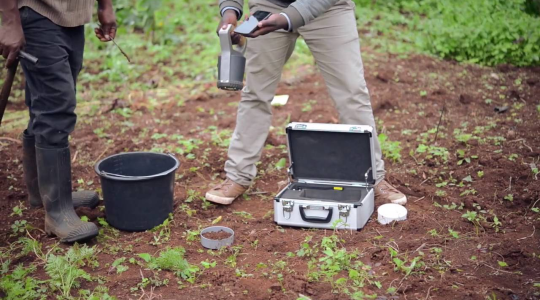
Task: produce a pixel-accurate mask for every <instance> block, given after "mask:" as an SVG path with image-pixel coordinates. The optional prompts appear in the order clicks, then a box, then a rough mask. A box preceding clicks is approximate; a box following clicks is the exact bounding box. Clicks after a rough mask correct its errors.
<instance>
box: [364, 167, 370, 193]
mask: <svg viewBox="0 0 540 300" xmlns="http://www.w3.org/2000/svg"><path fill="white" fill-rule="evenodd" d="M370 171H371V167H369V169H367V171H366V174H364V180H365V183H366V191H368V192H369V184H368V178H369V172H370Z"/></svg>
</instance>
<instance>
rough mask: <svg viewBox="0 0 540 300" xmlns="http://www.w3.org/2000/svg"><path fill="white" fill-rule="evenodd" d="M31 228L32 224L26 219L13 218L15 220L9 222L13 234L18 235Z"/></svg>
mask: <svg viewBox="0 0 540 300" xmlns="http://www.w3.org/2000/svg"><path fill="white" fill-rule="evenodd" d="M31 229H32V226H31V225H30V224H29V223H28V222H27V221H26V220H15V222H13V224H11V230H12V231H13V235H18V234H20V233H24V232H26V230H31Z"/></svg>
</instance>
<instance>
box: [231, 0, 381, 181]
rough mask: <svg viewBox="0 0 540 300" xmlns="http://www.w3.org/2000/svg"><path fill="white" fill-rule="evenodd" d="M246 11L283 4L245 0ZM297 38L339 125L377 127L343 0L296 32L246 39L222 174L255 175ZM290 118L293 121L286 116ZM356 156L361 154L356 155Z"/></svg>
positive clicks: (275, 9) (350, 11) (350, 10)
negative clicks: (311, 60) (247, 0)
mask: <svg viewBox="0 0 540 300" xmlns="http://www.w3.org/2000/svg"><path fill="white" fill-rule="evenodd" d="M249 6H250V11H252V12H254V11H257V10H264V11H269V12H272V13H279V12H280V11H281V10H282V7H279V6H277V5H274V4H272V3H271V2H269V1H265V0H256V1H250V3H249ZM299 36H302V37H303V38H304V40H305V41H306V44H307V45H308V47H309V49H310V51H311V53H312V54H313V56H314V58H315V61H316V64H317V66H318V67H319V69H320V71H321V73H322V75H323V78H324V81H325V83H326V86H327V88H328V92H329V94H330V96H331V97H332V99H333V100H334V103H335V106H336V107H337V110H338V113H339V118H340V122H341V123H343V124H355V125H370V126H372V127H373V129H374V130H376V127H375V120H374V118H373V110H372V108H371V102H370V98H369V92H368V89H367V87H366V81H365V79H364V67H363V64H362V57H361V55H360V42H359V37H358V31H357V26H356V19H355V14H354V3H353V2H352V1H350V0H342V1H340V2H338V4H336V5H335V6H334V7H332V8H331V9H330V10H328V11H327V12H326V13H324V14H323V15H321V16H319V17H318V18H317V19H315V20H313V21H312V22H310V23H309V24H307V25H305V26H303V27H301V28H299V30H298V32H294V33H293V32H286V31H284V30H280V31H276V32H272V33H270V34H267V35H264V36H260V37H257V38H254V39H250V40H249V42H248V47H247V52H246V58H247V63H246V81H247V83H246V86H245V88H244V90H243V92H242V99H241V101H240V104H239V105H238V114H237V121H236V128H235V130H234V133H233V136H232V138H231V144H230V147H229V153H228V160H227V162H226V163H225V171H226V173H227V177H228V178H229V179H231V180H233V181H234V182H236V183H238V184H240V185H243V186H249V185H250V184H251V183H252V181H253V179H254V178H255V176H256V174H257V168H256V166H255V164H256V163H257V162H258V161H259V159H260V157H261V153H262V150H263V148H264V143H265V141H266V138H267V136H268V132H269V130H270V126H271V122H272V108H271V105H270V102H271V101H272V99H273V97H274V95H275V92H276V89H277V86H278V83H279V81H280V79H281V72H282V70H283V66H284V65H285V62H287V60H288V59H289V57H290V56H291V54H292V53H293V50H294V47H295V43H296V39H297V38H298V37H299ZM291 121H294V120H291ZM374 142H375V160H376V169H377V175H376V176H377V183H378V182H380V181H381V180H382V179H383V178H384V174H385V170H384V162H383V160H382V153H381V147H380V144H379V140H378V139H377V133H376V132H374ZM359 155H360V153H359Z"/></svg>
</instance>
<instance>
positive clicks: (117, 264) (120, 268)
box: [111, 257, 129, 274]
mask: <svg viewBox="0 0 540 300" xmlns="http://www.w3.org/2000/svg"><path fill="white" fill-rule="evenodd" d="M125 261H126V258H125V257H121V258H118V259H116V260H115V261H114V262H113V263H112V265H111V268H112V269H116V274H122V273H124V272H125V271H127V270H128V269H129V267H128V266H126V265H123V263H124V262H125Z"/></svg>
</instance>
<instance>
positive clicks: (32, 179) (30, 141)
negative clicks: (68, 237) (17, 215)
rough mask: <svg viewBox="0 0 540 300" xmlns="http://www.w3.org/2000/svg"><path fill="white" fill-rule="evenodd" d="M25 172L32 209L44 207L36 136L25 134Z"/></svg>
mask: <svg viewBox="0 0 540 300" xmlns="http://www.w3.org/2000/svg"><path fill="white" fill-rule="evenodd" d="M22 162H23V172H24V181H25V182H26V190H27V191H28V202H29V203H30V206H31V207H42V206H43V202H42V201H41V196H40V195H39V184H38V175H37V165H36V148H35V139H34V136H29V135H27V134H26V131H25V132H24V133H23V161H22Z"/></svg>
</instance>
